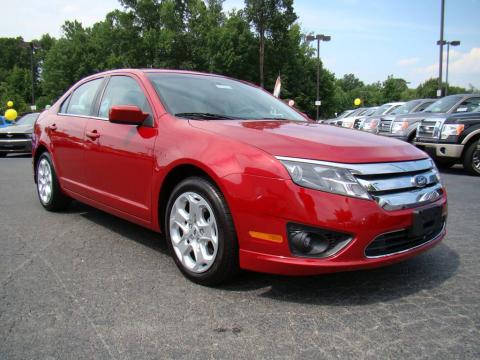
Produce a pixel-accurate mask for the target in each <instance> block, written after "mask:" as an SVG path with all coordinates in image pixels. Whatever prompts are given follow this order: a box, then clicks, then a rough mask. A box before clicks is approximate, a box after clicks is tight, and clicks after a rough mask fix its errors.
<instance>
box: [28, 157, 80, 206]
mask: <svg viewBox="0 0 480 360" xmlns="http://www.w3.org/2000/svg"><path fill="white" fill-rule="evenodd" d="M35 177H36V179H37V194H38V199H39V200H40V204H42V206H43V207H44V208H45V209H47V210H48V211H60V210H64V209H65V208H66V207H67V206H68V205H69V204H70V202H71V199H70V198H69V197H68V196H66V195H65V194H63V192H62V190H61V189H60V185H59V183H58V178H57V174H56V173H55V169H54V168H53V163H52V159H51V157H50V154H49V153H48V152H44V153H43V154H42V155H40V158H39V159H38V161H37V164H36V166H35Z"/></svg>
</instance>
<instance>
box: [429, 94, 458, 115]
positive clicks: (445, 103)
mask: <svg viewBox="0 0 480 360" xmlns="http://www.w3.org/2000/svg"><path fill="white" fill-rule="evenodd" d="M461 98H462V97H461V96H456V95H452V96H446V97H444V98H443V99H439V100H437V101H435V102H434V103H433V104H432V105H430V106H428V107H427V108H426V109H425V110H424V112H427V113H446V112H448V111H449V110H450V109H451V108H452V107H453V106H454V105H455V104H456V103H457V102H458V101H459V100H460V99H461Z"/></svg>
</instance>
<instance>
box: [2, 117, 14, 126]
mask: <svg viewBox="0 0 480 360" xmlns="http://www.w3.org/2000/svg"><path fill="white" fill-rule="evenodd" d="M11 124H12V123H11V122H9V121H7V119H5V116H0V129H1V128H3V127H7V126H10V125H11Z"/></svg>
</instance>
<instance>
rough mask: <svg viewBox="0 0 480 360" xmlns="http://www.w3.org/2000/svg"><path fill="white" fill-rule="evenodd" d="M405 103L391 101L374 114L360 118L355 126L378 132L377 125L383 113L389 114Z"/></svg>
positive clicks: (363, 129)
mask: <svg viewBox="0 0 480 360" xmlns="http://www.w3.org/2000/svg"><path fill="white" fill-rule="evenodd" d="M403 104H405V102H390V103H386V104H383V105H382V106H380V107H379V108H378V109H377V110H376V111H375V112H374V113H373V114H372V115H370V116H368V117H366V118H364V119H360V120H359V121H358V122H357V123H356V124H355V125H354V128H356V129H360V130H362V131H367V132H372V133H376V132H377V126H378V124H379V123H380V118H381V117H382V116H383V115H388V114H390V113H391V112H392V111H394V110H395V109H397V108H398V107H400V106H402V105H403Z"/></svg>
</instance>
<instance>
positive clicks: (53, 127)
mask: <svg viewBox="0 0 480 360" xmlns="http://www.w3.org/2000/svg"><path fill="white" fill-rule="evenodd" d="M48 129H49V130H51V131H55V130H57V125H56V124H52V125H49V126H48Z"/></svg>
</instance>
